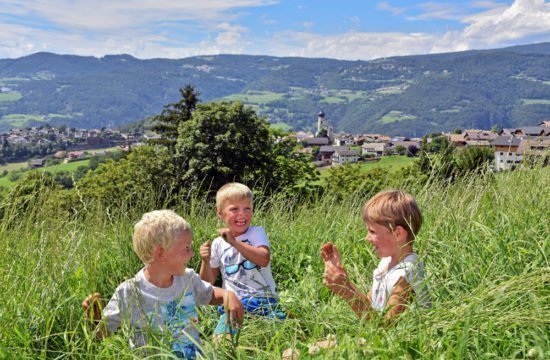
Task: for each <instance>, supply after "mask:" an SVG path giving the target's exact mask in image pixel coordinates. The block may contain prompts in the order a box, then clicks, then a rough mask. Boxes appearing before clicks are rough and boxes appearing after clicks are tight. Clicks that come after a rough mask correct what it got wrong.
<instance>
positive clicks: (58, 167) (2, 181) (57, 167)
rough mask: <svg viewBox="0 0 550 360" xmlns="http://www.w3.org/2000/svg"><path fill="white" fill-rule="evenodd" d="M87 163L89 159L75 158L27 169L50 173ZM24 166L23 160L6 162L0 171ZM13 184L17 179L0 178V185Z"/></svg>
mask: <svg viewBox="0 0 550 360" xmlns="http://www.w3.org/2000/svg"><path fill="white" fill-rule="evenodd" d="M89 163H90V160H89V159H85V160H77V161H71V162H69V163H61V164H57V165H51V166H44V167H42V168H38V169H32V170H28V171H41V172H45V171H48V172H50V173H52V174H55V173H57V172H61V171H68V172H74V171H76V169H77V168H78V167H79V166H88V164H89ZM26 168H28V162H26V161H24V162H20V163H8V164H7V165H3V166H0V171H2V170H8V171H13V170H21V169H26ZM15 184H17V181H11V180H10V179H9V177H8V176H4V177H1V178H0V186H3V187H5V188H8V189H9V188H11V187H13V186H15Z"/></svg>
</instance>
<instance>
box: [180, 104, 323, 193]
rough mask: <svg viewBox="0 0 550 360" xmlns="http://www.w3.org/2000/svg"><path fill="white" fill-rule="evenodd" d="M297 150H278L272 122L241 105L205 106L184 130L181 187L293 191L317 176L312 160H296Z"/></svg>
mask: <svg viewBox="0 0 550 360" xmlns="http://www.w3.org/2000/svg"><path fill="white" fill-rule="evenodd" d="M293 146H294V145H293V144H291V143H289V142H283V143H280V144H277V145H275V144H274V137H273V136H272V133H271V132H270V130H269V124H268V122H267V121H266V120H264V119H262V118H259V117H258V116H257V115H256V113H255V112H254V111H253V109H252V108H250V107H245V106H244V105H243V104H242V103H241V102H233V103H228V102H221V103H208V104H201V105H199V106H198V107H197V109H196V111H195V112H194V113H193V116H192V119H191V120H190V121H187V122H184V123H182V124H181V126H180V129H179V139H178V143H177V145H176V152H177V156H178V157H179V158H180V159H182V164H183V171H182V176H181V184H182V185H183V186H185V187H186V188H188V189H189V188H198V189H199V190H201V191H208V190H216V189H218V188H219V187H220V186H222V185H223V184H225V183H227V182H231V181H239V182H243V183H245V184H248V185H250V186H253V187H262V188H263V189H265V190H274V189H281V188H285V189H291V188H293V187H294V186H297V185H298V184H299V183H300V182H302V181H303V180H304V179H305V178H312V177H313V178H314V177H315V176H316V175H315V170H314V169H313V168H312V167H311V166H310V165H309V162H308V159H306V158H305V157H303V156H299V155H293V154H292V151H291V149H292V147H293Z"/></svg>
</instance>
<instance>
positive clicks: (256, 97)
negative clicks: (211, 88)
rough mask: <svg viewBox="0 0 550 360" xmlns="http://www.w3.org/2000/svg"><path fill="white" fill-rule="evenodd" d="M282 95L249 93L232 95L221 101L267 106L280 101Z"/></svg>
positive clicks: (262, 92) (259, 92)
mask: <svg viewBox="0 0 550 360" xmlns="http://www.w3.org/2000/svg"><path fill="white" fill-rule="evenodd" d="M284 95H285V94H284V93H274V92H270V91H249V92H247V93H246V94H234V95H231V96H226V97H224V98H223V100H227V101H242V102H243V103H246V104H255V105H260V104H267V103H269V102H272V101H276V100H282V99H283V97H284Z"/></svg>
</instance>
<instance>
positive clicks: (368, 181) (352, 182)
mask: <svg viewBox="0 0 550 360" xmlns="http://www.w3.org/2000/svg"><path fill="white" fill-rule="evenodd" d="M391 178H392V177H391V176H390V173H389V171H388V170H387V169H383V168H374V169H371V170H369V171H367V172H365V171H364V170H363V169H362V166H361V165H360V164H346V165H341V166H335V167H332V168H330V169H329V171H328V176H327V177H326V178H325V181H324V183H325V185H324V188H325V192H326V193H327V194H331V195H335V196H337V197H339V198H345V197H346V196H349V195H351V194H354V195H357V196H360V197H363V198H368V197H370V196H372V195H374V194H376V193H377V192H379V191H381V190H382V189H384V188H386V187H388V184H389V181H390V180H391Z"/></svg>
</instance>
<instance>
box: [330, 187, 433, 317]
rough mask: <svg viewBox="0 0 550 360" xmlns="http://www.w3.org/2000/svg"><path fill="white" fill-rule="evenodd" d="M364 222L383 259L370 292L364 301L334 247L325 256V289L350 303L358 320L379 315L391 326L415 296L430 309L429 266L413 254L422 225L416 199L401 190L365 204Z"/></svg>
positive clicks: (371, 240)
mask: <svg viewBox="0 0 550 360" xmlns="http://www.w3.org/2000/svg"><path fill="white" fill-rule="evenodd" d="M363 220H364V222H365V224H366V227H367V231H368V233H367V237H366V240H367V241H368V242H369V243H371V244H372V245H373V247H374V251H375V252H376V253H377V255H378V256H379V257H380V258H381V260H380V263H379V265H378V268H377V269H376V270H374V276H373V284H372V288H371V290H370V292H369V293H368V295H365V294H363V293H362V292H361V291H359V290H358V289H357V287H356V286H355V285H354V284H353V283H351V281H350V280H349V277H348V274H347V273H346V271H345V269H344V266H343V265H342V263H341V259H340V253H339V252H338V250H337V249H336V247H335V246H333V245H332V244H331V243H327V244H325V245H324V246H323V248H322V250H321V256H322V258H323V261H324V263H325V274H324V280H323V283H324V284H325V285H326V286H328V288H329V289H330V290H332V292H334V293H335V294H336V295H338V296H339V297H341V298H342V299H343V300H345V301H346V302H347V303H348V304H349V306H350V307H351V308H352V309H353V311H354V312H355V314H356V315H357V317H359V318H362V317H367V318H368V317H370V315H371V313H372V310H376V311H378V312H382V313H384V314H385V317H386V318H387V319H390V320H391V319H392V318H394V317H395V316H396V315H398V314H400V313H401V312H403V311H404V310H405V309H406V307H407V305H408V304H409V303H411V302H412V300H413V297H414V296H416V301H417V302H418V303H419V304H420V305H422V306H429V305H430V304H429V299H428V297H427V294H426V289H425V288H424V287H423V286H422V280H423V278H424V266H423V264H422V262H421V261H420V260H419V259H418V255H416V254H415V253H414V252H413V240H414V237H415V235H416V234H417V233H418V231H419V230H420V226H421V225H422V215H421V214H420V209H419V208H418V205H417V203H416V201H415V199H414V198H413V197H412V196H411V195H409V194H407V193H405V192H403V191H399V190H390V191H383V192H380V193H378V194H376V195H375V196H374V197H373V198H372V199H370V200H369V201H368V202H367V203H366V204H365V207H364V209H363Z"/></svg>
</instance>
